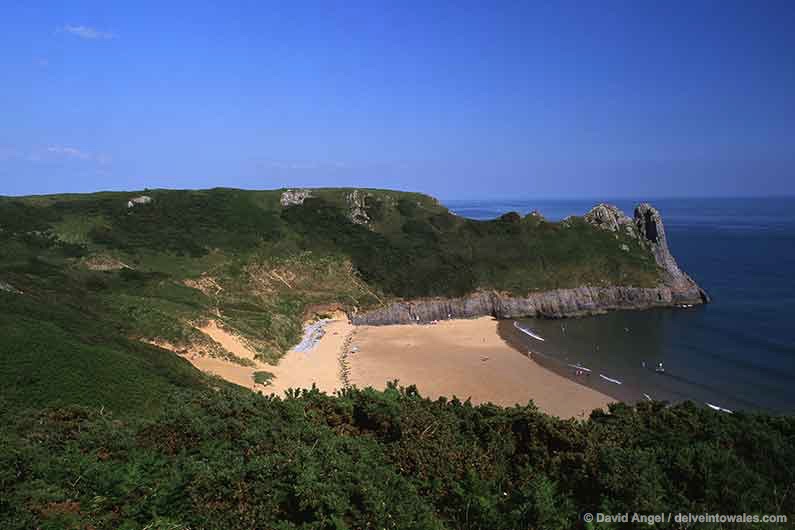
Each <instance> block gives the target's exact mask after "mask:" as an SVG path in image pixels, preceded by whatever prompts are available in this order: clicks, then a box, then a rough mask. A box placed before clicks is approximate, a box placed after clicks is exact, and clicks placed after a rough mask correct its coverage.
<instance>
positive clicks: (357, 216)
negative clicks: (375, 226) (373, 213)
mask: <svg viewBox="0 0 795 530" xmlns="http://www.w3.org/2000/svg"><path fill="white" fill-rule="evenodd" d="M345 200H346V201H348V217H349V218H350V220H351V221H353V222H354V223H356V224H358V225H366V224H369V223H370V216H369V215H367V203H366V201H367V194H366V193H364V192H362V191H360V190H353V191H352V192H350V193H348V195H346V196H345Z"/></svg>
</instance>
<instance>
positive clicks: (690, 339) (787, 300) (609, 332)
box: [444, 198, 795, 414]
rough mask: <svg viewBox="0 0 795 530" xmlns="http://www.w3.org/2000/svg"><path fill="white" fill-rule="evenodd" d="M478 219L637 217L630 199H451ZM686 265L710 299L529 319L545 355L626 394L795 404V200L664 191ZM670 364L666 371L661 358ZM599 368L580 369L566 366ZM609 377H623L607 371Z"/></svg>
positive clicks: (787, 410)
mask: <svg viewBox="0 0 795 530" xmlns="http://www.w3.org/2000/svg"><path fill="white" fill-rule="evenodd" d="M444 202H445V205H446V206H448V207H449V208H450V209H451V210H452V211H453V212H455V213H456V214H458V215H461V216H463V217H469V218H472V219H493V218H495V217H497V216H499V215H501V214H504V213H506V212H509V211H516V212H519V213H520V214H527V213H529V212H530V211H532V210H539V211H540V212H541V213H542V214H543V215H544V216H545V217H546V218H547V219H550V220H560V219H563V218H564V217H566V216H569V215H582V214H584V213H585V212H587V211H588V210H589V209H590V208H591V207H592V206H594V205H595V204H596V203H597V202H609V203H612V204H615V205H616V206H618V207H619V208H621V209H622V210H624V211H625V212H626V213H627V214H628V215H630V216H632V212H633V210H634V206H635V205H636V204H637V203H638V202H641V201H632V200H626V199H622V200H604V201H597V200H530V199H528V200H506V201H461V200H449V201H444ZM649 202H651V203H652V204H653V205H654V206H655V207H657V208H658V209H659V210H660V212H661V214H662V216H663V222H664V223H665V227H666V231H667V235H668V242H669V245H670V247H671V251H672V253H673V254H674V256H675V257H676V259H677V261H678V263H679V266H680V267H681V268H682V269H683V270H685V271H686V272H687V273H688V274H690V275H691V276H692V277H693V279H695V280H696V282H698V283H699V285H701V287H703V288H704V289H706V291H707V292H708V293H709V294H710V296H711V297H712V299H713V302H712V303H711V304H709V305H706V306H700V307H695V308H692V309H655V310H649V311H620V312H614V313H610V314H608V315H604V316H596V317H588V318H581V319H566V320H543V319H525V320H523V321H521V323H520V325H522V326H524V327H526V328H529V329H532V330H533V331H534V332H535V333H536V334H538V335H540V336H541V337H543V338H544V339H545V341H544V342H541V341H538V340H535V339H532V338H530V337H527V336H525V339H524V340H526V341H527V345H528V348H529V349H532V350H533V351H534V352H538V358H539V359H542V360H543V361H544V364H550V365H557V367H558V369H559V370H560V369H562V370H564V371H566V370H568V372H569V374H567V375H570V376H572V377H575V378H579V379H580V380H582V381H583V382H585V384H588V385H589V386H593V387H595V388H599V389H601V390H604V391H606V392H609V393H611V394H612V395H615V396H618V397H621V398H622V399H627V400H630V401H631V400H640V399H646V397H645V396H644V394H646V395H647V396H649V397H651V398H653V399H664V400H668V401H683V400H692V401H694V402H697V403H700V404H702V405H703V404H707V403H709V404H712V405H714V406H718V407H721V408H725V409H729V410H761V411H768V412H772V413H780V414H793V413H795V198H769V199H767V198H765V199H761V198H745V199H744V198H731V199H660V200H652V201H649ZM659 363H663V368H664V372H658V371H656V370H655V368H656V367H657V366H658V365H659ZM577 364H579V365H581V366H583V367H587V368H588V369H590V370H591V372H583V373H588V374H589V375H587V376H584V375H580V376H576V375H573V374H574V373H575V369H573V368H571V367H569V365H577ZM600 375H604V376H605V377H608V378H609V379H612V380H614V381H620V382H621V385H618V384H617V383H614V382H610V381H608V380H607V379H605V378H603V377H600Z"/></svg>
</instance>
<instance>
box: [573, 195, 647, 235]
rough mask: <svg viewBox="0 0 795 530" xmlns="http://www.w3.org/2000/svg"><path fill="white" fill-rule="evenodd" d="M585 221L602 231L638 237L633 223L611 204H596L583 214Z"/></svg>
mask: <svg viewBox="0 0 795 530" xmlns="http://www.w3.org/2000/svg"><path fill="white" fill-rule="evenodd" d="M584 219H585V221H586V222H588V223H590V224H592V225H594V226H595V227H597V228H601V229H603V230H609V231H610V232H623V233H625V234H627V235H628V236H630V237H633V238H636V239H637V237H638V232H637V230H636V228H635V223H633V222H632V219H630V218H629V217H628V216H627V215H626V214H625V213H624V212H622V211H621V210H620V209H618V208H617V207H615V206H613V205H612V204H604V203H602V204H598V205H596V206H594V207H593V208H592V209H591V211H590V212H588V213H587V214H585V217H584Z"/></svg>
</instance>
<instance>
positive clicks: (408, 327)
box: [159, 315, 616, 419]
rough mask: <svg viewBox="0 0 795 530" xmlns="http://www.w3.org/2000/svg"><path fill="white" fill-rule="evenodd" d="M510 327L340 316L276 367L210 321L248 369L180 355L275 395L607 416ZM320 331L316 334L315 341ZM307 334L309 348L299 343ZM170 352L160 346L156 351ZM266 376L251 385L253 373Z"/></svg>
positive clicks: (594, 398)
mask: <svg viewBox="0 0 795 530" xmlns="http://www.w3.org/2000/svg"><path fill="white" fill-rule="evenodd" d="M506 324H507V325H508V326H510V321H506V320H498V319H495V318H493V317H481V318H474V319H453V320H445V321H440V322H438V323H434V324H394V325H389V326H355V325H353V324H351V323H350V321H349V320H348V319H347V318H345V317H344V316H342V315H336V316H335V318H334V319H331V320H327V321H324V322H323V323H322V324H321V325H320V326H318V325H317V323H312V324H310V323H308V324H307V327H306V334H305V340H304V341H302V342H301V346H300V347H296V348H293V349H291V350H290V351H289V352H287V353H286V354H285V355H284V356H283V357H282V358H281V359H280V360H279V362H278V364H276V365H270V364H266V363H263V362H261V361H259V360H257V359H256V358H255V356H254V352H253V351H252V350H251V349H250V348H249V347H248V346H247V345H246V344H245V342H244V341H243V340H241V339H240V338H239V337H237V336H235V335H234V334H232V333H230V332H229V331H228V330H225V329H223V328H222V327H220V326H218V325H217V323H215V322H212V321H211V322H210V323H208V324H206V325H205V326H203V327H201V328H198V329H199V330H200V331H202V332H203V333H205V334H206V335H207V336H208V337H210V338H211V339H212V340H213V341H215V342H216V343H217V344H218V345H220V346H221V347H222V348H224V349H225V350H226V351H228V352H229V353H231V354H233V355H234V356H236V357H238V358H241V359H246V360H247V361H249V362H250V363H251V365H250V366H243V365H240V364H237V363H235V362H233V361H230V360H226V359H221V358H216V357H210V356H207V355H202V354H200V353H196V352H189V353H182V354H181V356H182V357H183V358H184V359H186V360H187V361H188V362H190V363H191V364H193V366H195V367H196V368H198V369H199V370H202V371H203V372H206V373H209V374H212V375H216V376H218V377H220V378H222V379H224V380H226V381H229V382H231V383H234V384H237V385H239V386H243V387H245V388H248V389H250V390H252V391H255V392H260V393H263V394H275V395H277V396H283V395H284V393H285V392H286V391H287V390H288V389H299V388H311V387H312V385H315V386H316V387H317V388H318V389H319V390H321V391H323V392H326V393H329V394H331V393H334V392H336V391H337V390H341V389H343V388H345V387H347V386H349V385H350V386H356V387H358V388H366V387H373V388H376V389H379V390H383V389H384V388H386V387H387V385H388V384H389V383H390V382H392V381H398V383H399V384H402V385H405V386H409V385H414V386H416V387H417V389H418V390H419V392H420V394H421V395H423V396H425V397H428V398H431V399H436V398H439V397H445V398H448V399H452V398H453V397H457V398H459V399H461V400H466V399H469V400H471V402H472V403H473V404H476V405H477V404H482V403H493V404H495V405H501V406H513V405H526V404H527V403H528V402H530V401H532V402H533V403H534V404H535V405H536V406H537V407H538V408H539V409H540V410H541V411H543V412H546V413H548V414H551V415H553V416H558V417H561V418H579V419H584V418H587V417H588V416H589V415H590V413H591V411H593V410H594V409H606V408H607V406H608V404H610V403H612V402H614V401H616V399H615V396H611V395H609V394H606V393H603V392H600V391H599V390H596V389H594V388H591V387H589V386H588V385H587V384H583V383H582V382H580V381H578V380H575V379H573V378H571V377H566V375H565V374H561V373H558V372H557V371H555V370H554V369H550V368H549V367H547V366H544V365H543V364H542V363H539V362H536V360H535V359H533V358H532V356H528V355H527V353H526V350H527V348H526V346H525V345H523V344H522V343H521V341H519V340H517V338H516V337H514V336H512V335H511V334H510V333H509V330H508V328H507V327H506ZM318 329H321V330H322V331H321V333H318ZM310 335H314V336H315V338H314V339H313V340H312V341H309V342H307V337H309V336H310ZM159 345H160V346H161V347H165V348H167V349H171V348H169V345H168V344H159ZM261 371H265V372H269V373H271V374H272V378H270V380H269V381H268V382H267V383H266V384H262V383H257V382H256V381H255V377H254V374H255V373H256V372H261Z"/></svg>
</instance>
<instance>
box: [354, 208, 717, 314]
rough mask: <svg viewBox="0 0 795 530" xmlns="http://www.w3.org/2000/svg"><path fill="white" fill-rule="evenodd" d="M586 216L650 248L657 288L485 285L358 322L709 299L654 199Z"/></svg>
mask: <svg viewBox="0 0 795 530" xmlns="http://www.w3.org/2000/svg"><path fill="white" fill-rule="evenodd" d="M585 220H586V221H588V222H589V223H591V224H593V225H594V226H596V227H598V228H600V229H604V230H609V231H613V232H617V231H619V230H626V231H627V233H628V234H629V235H631V236H632V237H635V238H637V239H638V240H639V241H640V242H641V245H642V247H644V248H645V249H646V250H647V251H649V252H651V253H652V255H653V256H654V259H655V261H656V262H657V266H658V267H659V268H660V277H661V280H662V281H661V283H660V285H658V286H657V287H653V288H640V287H623V286H614V287H589V286H583V287H577V288H572V289H554V290H550V291H540V292H531V293H528V294H527V295H526V296H523V297H517V296H510V295H506V294H502V293H498V292H495V291H481V292H476V293H473V294H471V295H468V296H465V297H461V298H434V299H423V300H413V301H404V302H396V303H393V304H389V305H387V306H384V307H381V308H378V309H375V310H372V311H367V312H364V313H359V314H356V315H353V316H352V318H351V320H352V321H353V323H354V324H368V325H382V324H405V323H411V322H428V321H431V320H441V319H445V318H472V317H479V316H487V315H493V316H495V317H497V318H515V317H522V316H528V317H533V316H543V317H550V318H563V317H575V316H586V315H595V314H600V313H604V312H606V311H609V310H615V309H649V308H652V307H671V306H676V305H681V304H702V303H707V302H709V296H708V295H707V293H706V292H705V291H704V290H703V289H701V288H700V287H699V286H698V285H697V284H696V283H695V282H694V281H693V279H692V278H690V276H688V275H687V274H686V273H684V272H683V271H682V270H681V269H680V268H679V265H678V264H677V263H676V260H675V259H674V257H673V255H672V254H671V251H670V249H669V248H668V241H667V239H666V236H665V226H664V225H663V221H662V217H661V216H660V213H659V212H658V211H657V210H656V209H655V208H654V207H652V206H651V205H650V204H647V203H643V204H640V205H639V206H638V207H637V208H635V216H634V219H630V218H629V217H628V216H626V215H624V213H623V212H621V210H619V209H618V208H616V207H614V206H611V205H606V204H600V205H598V206H597V207H595V208H594V209H592V210H591V211H590V212H589V213H588V214H587V215H586V216H585Z"/></svg>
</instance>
